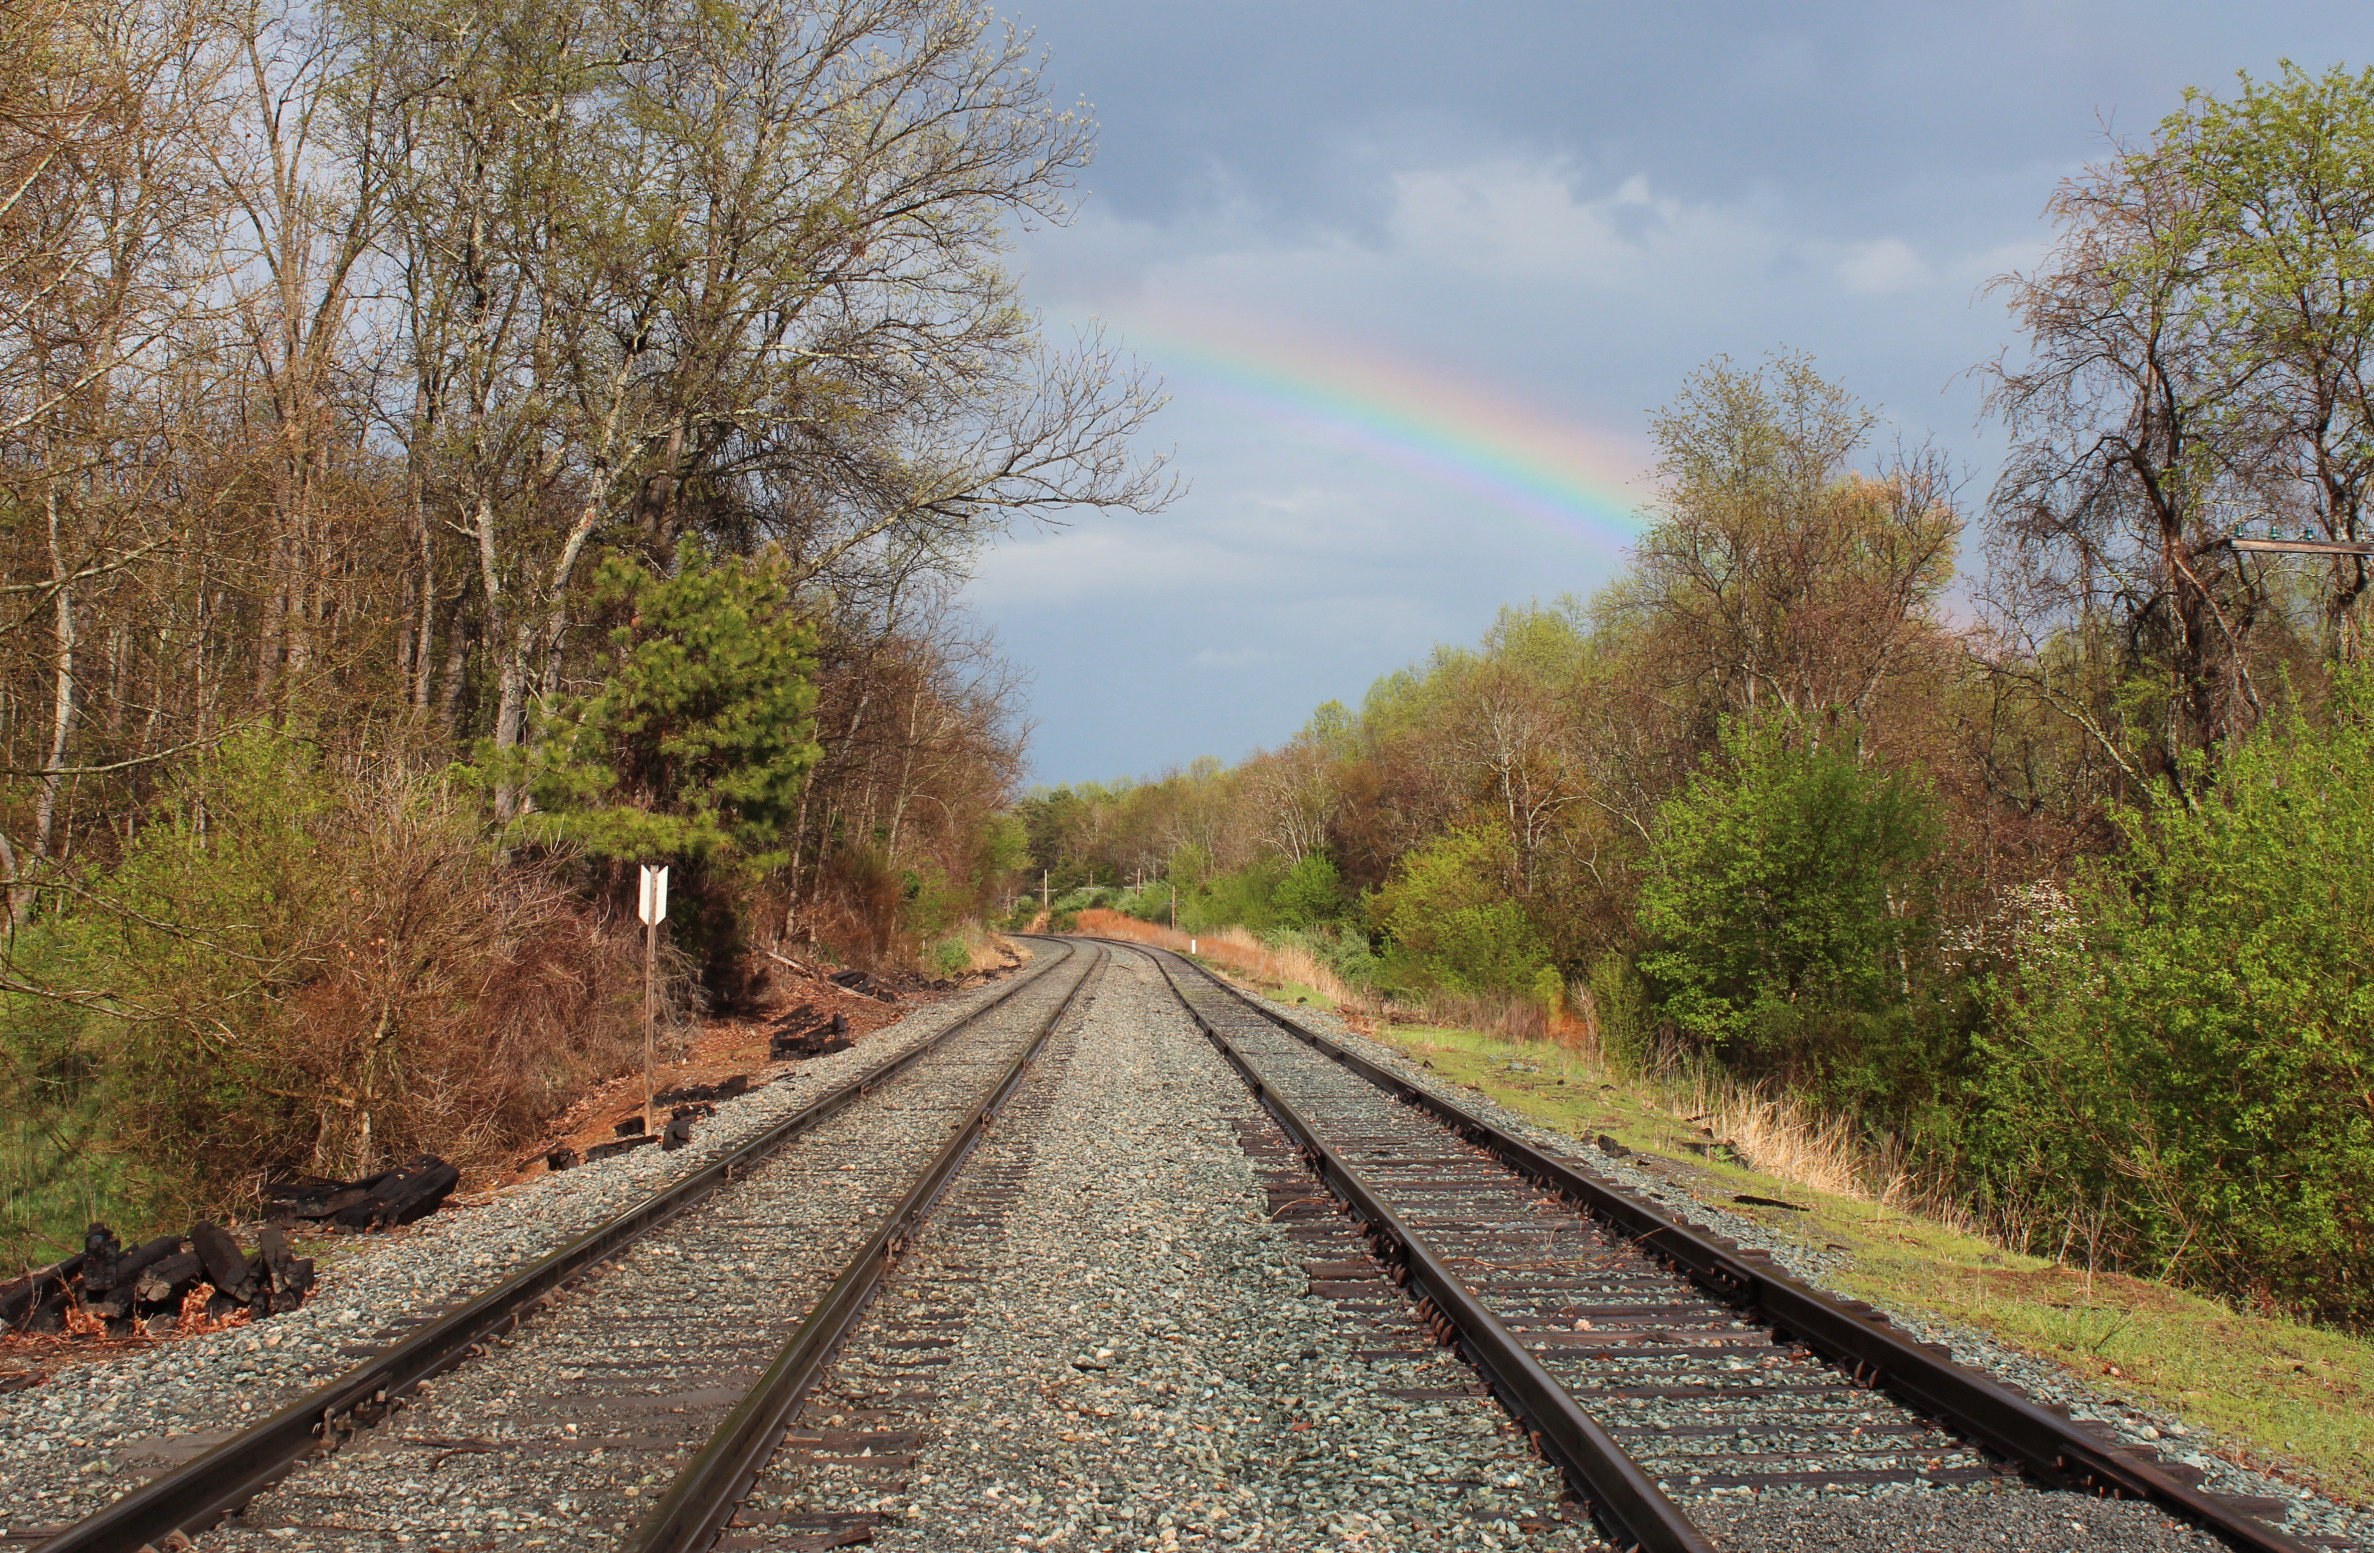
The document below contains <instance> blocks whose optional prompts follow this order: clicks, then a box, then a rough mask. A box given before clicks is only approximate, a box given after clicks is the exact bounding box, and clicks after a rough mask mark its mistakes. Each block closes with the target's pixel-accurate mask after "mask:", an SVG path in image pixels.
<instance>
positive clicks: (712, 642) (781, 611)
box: [533, 538, 817, 874]
mask: <svg viewBox="0 0 2374 1553" xmlns="http://www.w3.org/2000/svg"><path fill="white" fill-rule="evenodd" d="M595 595H596V607H597V608H599V609H601V610H604V611H606V612H608V613H610V614H612V615H613V616H620V615H623V616H624V617H625V618H624V620H623V621H622V623H621V624H619V625H618V626H616V627H615V628H614V629H613V630H612V631H611V632H610V641H611V644H612V647H613V649H614V652H615V657H614V659H613V662H612V665H611V669H610V675H609V678H608V679H607V680H605V681H604V682H603V684H602V686H601V688H600V689H599V690H597V691H595V692H594V693H593V694H591V695H587V696H580V697H575V698H571V699H568V700H565V701H563V702H562V703H561V704H560V705H559V706H558V707H556V708H555V709H554V711H553V714H552V718H551V722H550V736H549V738H548V740H547V742H546V745H545V747H544V751H543V755H542V759H541V760H540V762H539V766H538V769H537V771H536V773H535V782H534V789H533V790H534V793H535V798H536V805H537V808H538V809H539V810H540V811H541V813H540V814H539V815H538V816H537V817H536V820H535V821H534V823H536V824H538V825H539V826H540V827H541V828H542V829H544V830H545V831H547V832H548V833H552V834H556V835H559V836H563V837H566V838H567V839H569V840H571V841H574V842H576V843H577V844H578V845H580V846H582V847H584V848H585V849H586V850H587V851H588V852H590V853H592V854H593V855H595V856H597V857H608V858H617V859H621V860H630V859H669V858H672V859H679V860H683V861H687V862H696V863H700V864H702V865H704V866H705V867H706V868H707V869H708V870H709V871H712V872H714V871H717V870H718V869H720V868H723V867H728V866H730V867H731V868H733V869H736V870H739V871H741V872H744V873H746V874H756V873H761V872H764V871H765V870H767V869H769V868H772V867H775V866H778V865H779V864H780V863H781V861H782V860H783V827H784V826H785V824H786V823H787V822H789V821H790V820H791V819H792V818H793V817H794V815H795V814H796V813H797V809H798V804H799V794H800V784H801V782H802V781H803V780H804V779H805V777H806V776H807V773H808V770H809V768H810V767H811V766H813V765H814V764H815V762H816V757H817V746H816V741H815V733H814V724H813V720H812V717H811V714H812V713H813V711H814V709H815V705H816V685H815V679H814V663H813V660H812V659H811V657H810V653H811V651H812V637H811V636H810V634H809V632H808V630H807V628H806V627H804V626H802V625H801V624H799V622H798V621H797V620H796V619H795V618H794V616H793V614H792V609H791V600H790V588H789V584H788V582H787V580H786V578H785V575H784V571H783V568H782V566H781V564H780V563H779V562H778V561H776V560H775V559H773V558H772V557H768V558H762V559H759V560H755V561H745V560H740V559H734V558H727V559H722V560H712V559H711V558H710V556H709V555H708V553H707V552H706V551H705V550H704V549H703V548H702V546H701V545H700V543H699V542H698V541H697V540H695V539H692V538H687V539H685V540H684V541H683V542H682V543H681V544H680V545H679V546H678V547H677V551H676V569H675V573H674V575H672V576H658V575H655V574H653V573H652V572H650V571H647V570H646V569H645V568H644V567H643V566H642V565H641V564H640V563H639V562H637V561H635V560H633V559H631V558H629V557H627V556H623V555H612V556H610V557H609V558H607V559H606V560H605V561H603V563H602V565H601V567H600V569H599V571H598V572H597V574H596V578H595Z"/></svg>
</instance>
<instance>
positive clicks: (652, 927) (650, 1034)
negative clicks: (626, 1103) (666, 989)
mask: <svg viewBox="0 0 2374 1553" xmlns="http://www.w3.org/2000/svg"><path fill="white" fill-rule="evenodd" d="M658 980H659V924H658V923H656V922H646V923H644V924H643V1131H644V1132H645V1133H649V1132H650V1131H651V1049H652V1047H653V1045H654V1044H655V1043H656V1041H657V1033H656V1029H657V1025H658V1023H659V1021H658V1018H657V1016H656V1014H655V1012H654V1009H653V1006H652V1005H653V996H652V994H653V989H654V988H655V987H656V985H657V983H658Z"/></svg>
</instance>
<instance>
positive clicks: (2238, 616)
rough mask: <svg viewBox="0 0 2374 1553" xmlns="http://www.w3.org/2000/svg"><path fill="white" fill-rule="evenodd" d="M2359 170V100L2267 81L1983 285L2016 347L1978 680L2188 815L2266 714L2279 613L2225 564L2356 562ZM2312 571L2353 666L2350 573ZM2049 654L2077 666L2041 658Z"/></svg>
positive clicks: (2062, 221) (2360, 529)
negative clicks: (2010, 692) (2244, 553)
mask: <svg viewBox="0 0 2374 1553" xmlns="http://www.w3.org/2000/svg"><path fill="white" fill-rule="evenodd" d="M2370 159H2374V73H2365V74H2360V75H2355V76H2352V75H2350V74H2348V73H2347V72H2345V71H2342V70H2338V69H2336V70H2333V71H2330V72H2328V73H2327V74H2325V75H2323V76H2320V77H2310V76H2307V75H2305V74H2303V73H2302V72H2300V71H2299V70H2297V69H2296V68H2294V67H2291V66H2289V65H2287V66H2286V67H2285V69H2284V73H2283V76H2282V78H2281V80H2279V81H2277V82H2272V83H2258V82H2253V81H2252V80H2251V79H2250V78H2249V77H2247V76H2244V77H2242V78H2241V89H2240V91H2239V93H2238V94H2237V95H2236V97H2235V98H2234V99H2233V100H2231V101H2221V100H2219V99H2217V98H2215V97H2212V96H2209V95H2207V94H2204V93H2200V92H2192V93H2188V94H2187V97H2186V102H2185V106H2184V107H2183V108H2182V109H2181V110H2180V111H2178V112H2177V113H2175V114H2172V115H2170V116H2169V117H2168V118H2166V119H2165V120H2163V121H2162V122H2161V123H2160V125H2159V126H2158V128H2157V130H2156V132H2155V133H2154V135H2153V136H2152V138H2151V139H2150V140H2149V141H2148V142H2146V143H2143V144H2117V145H2114V146H2113V147H2112V150H2111V154H2110V155H2109V156H2108V157H2106V158H2105V159H2104V160H2103V161H2102V162H2101V163H2100V164H2098V165H2096V166H2094V167H2091V168H2088V169H2087V170H2086V171H2085V172H2084V173H2083V174H2081V175H2079V176H2078V177H2075V178H2072V179H2070V180H2068V181H2067V182H2066V183H2064V184H2063V185H2062V186H2061V188H2060V190H2059V191H2058V192H2057V193H2056V194H2055V196H2054V198H2053V201H2052V203H2051V206H2050V207H2049V209H2050V213H2051V214H2052V216H2053V217H2054V219H2055V220H2056V221H2057V223H2058V224H2059V227H2060V235H2059V238H2058V240H2057V241H2056V243H2055V245H2054V247H2053V250H2052V252H2051V253H2050V255H2048V257H2047V258H2046V260H2045V262H2044V263H2043V264H2042V265H2040V266H2039V267H2038V269H2037V270H2036V271H2035V272H2034V273H2032V274H2025V275H2012V276H2007V277H2005V278H2004V279H2003V280H2002V281H2000V282H1999V283H1998V284H1999V285H2000V286H2001V288H2002V289H2003V290H2005V291H2006V292H2007V293H2008V295H2009V298H2010V304H2011V309H2012V313H2013V316H2014V317H2015V318H2016V319H2017V320H2018V321H2019V323H2020V325H2021V327H2022V329H2023V330H2024V332H2025V333H2026V334H2027V336H2028V347H2027V352H2026V359H2025V360H2024V361H2021V362H2020V363H2018V364H2017V365H2013V364H2011V363H2009V362H2008V361H2005V362H1998V363H1997V364H1996V365H1995V366H1994V367H1993V368H1992V369H1991V370H1992V372H1993V375H1994V389H1993V392H1992V397H1991V402H1992V404H1993V407H1994V409H1995V411H1996V413H1998V414H1999V415H2001V416H2002V418H2003V419H2004V422H2005V424H2006V425H2007V426H2008V428H2009V429H2010V431H2011V434H2012V438H2013V449H2012V455H2011V457H2010V458H2009V459H2008V460H2007V462H2006V464H2005V466H2004V472H2003V475H2002V477H2001V479H2000V481H1999V482H1998V484H1997V486H1996V489H1995V493H1994V497H1993V501H1992V503H1991V505H1992V507H1993V510H1994V519H1995V537H1994V542H1993V549H1994V551H1995V555H1996V560H1997V565H1996V568H1995V571H1996V574H1997V579H1998V581H1997V586H1996V589H1995V594H1994V599H1995V602H1996V604H1997V605H1998V624H1999V630H2000V632H2001V638H2000V640H1999V641H1998V642H1997V643H1996V644H1995V645H1994V647H1993V650H1992V651H1990V653H1989V654H1988V663H1989V666H1990V667H1991V669H1992V670H1993V672H1995V673H1996V674H1997V675H1999V676H2002V677H2005V678H2007V679H2010V680H2013V681H2015V682H2017V683H2019V684H2021V685H2022V686H2024V687H2026V688H2027V689H2028V690H2029V691H2030V692H2031V693H2033V694H2034V695H2035V696H2037V697H2039V698H2040V699H2042V700H2043V701H2044V702H2045V703H2046V704H2047V705H2049V706H2051V707H2052V708H2053V709H2054V710H2055V711H2056V712H2057V713H2059V714H2060V715H2062V716H2064V717H2066V718H2068V719H2070V720H2071V721H2072V722H2073V723H2074V724H2076V725H2077V726H2078V727H2079V728H2081V729H2082V730H2083V731H2084V733H2085V736H2086V737H2087V738H2089V739H2090V740H2092V741H2093V742H2094V743H2095V744H2096V745H2097V746H2098V747H2099V748H2100V749H2101V750H2102V751H2103V753H2104V754H2105V756H2106V757H2108V758H2109V759H2110V760H2112V761H2113V762H2114V763H2115V764H2116V765H2117V767H2118V768H2119V770H2120V772H2121V774H2122V776H2123V777H2124V778H2125V779H2126V780H2127V781H2128V783H2129V784H2130V785H2131V784H2132V783H2133V782H2135V781H2139V780H2145V779H2150V780H2158V781H2161V782H2164V783H2165V784H2166V786H2167V787H2168V789H2169V790H2170V791H2171V792H2173V793H2175V794H2176V795H2178V796H2179V797H2180V798H2182V799H2183V800H2184V801H2186V802H2187V803H2194V802H2198V801H2199V800H2200V799H2201V797H2202V795H2203V794H2204V793H2205V792H2206V791H2207V789H2208V787H2209V785H2210V783H2211V780H2212V776H2213V773H2214V768H2215V764H2216V759H2217V752H2218V750H2219V748H2220V747H2221V746H2222V745H2223V743H2224V742H2225V741H2226V740H2228V739H2229V738H2231V737H2233V736H2234V735H2235V734H2236V733H2237V732H2240V731H2242V730H2244V729H2247V728H2248V727H2249V726H2250V725H2251V724H2252V723H2253V722H2254V721H2255V720H2256V719H2257V718H2258V717H2259V716H2260V715H2261V714H2262V712H2263V710H2264V699H2265V698H2264V696H2263V694H2262V692H2261V689H2260V687H2259V685H2258V682H2257V677H2256V672H2255V670H2256V665H2257V664H2258V663H2259V661H2260V660H2261V658H2262V657H2263V656H2265V655H2266V654H2267V653H2268V652H2269V651H2270V649H2271V648H2272V650H2274V651H2277V652H2280V651H2281V650H2282V646H2283V640H2282V639H2283V637H2284V636H2285V634H2286V628H2287V621H2286V620H2285V617H2284V610H2283V597H2284V594H2285V593H2286V592H2287V591H2288V587H2287V585H2285V584H2284V583H2283V582H2282V581H2281V579H2280V578H2274V579H2271V578H2270V577H2269V576H2268V575H2267V574H2266V572H2265V571H2264V570H2258V569H2253V568H2252V567H2249V566H2246V565H2244V564H2243V560H2242V558H2241V557H2238V556H2237V555H2236V554H2235V552H2233V551H2232V550H2231V549H2229V548H2228V547H2227V545H2226V540H2227V539H2228V538H2229V537H2231V536H2232V535H2233V534H2234V532H2235V531H2236V530H2237V529H2239V528H2241V527H2243V526H2245V525H2248V526H2251V527H2253V528H2255V529H2257V530H2258V531H2259V532H2261V533H2264V532H2265V531H2266V529H2267V528H2269V527H2272V528H2274V529H2275V530H2276V531H2277V532H2279V533H2280V534H2281V535H2282V537H2285V538H2299V537H2316V538H2330V539H2339V540H2359V539H2363V538H2365V537H2367V530H2366V513H2365V502H2366V496H2367V485H2368V480H2369V478H2370V477H2374V404H2370V401H2369V398H2368V386H2367V373H2368V368H2369V365H2370V363H2369V355H2368V352H2369V345H2370V343H2374V301H2369V299H2368V295H2367V292H2368V284H2369V282H2370V281H2374V193H2369V189H2368V180H2367V177H2366V173H2365V169H2366V167H2367V166H2368V164H2369V160H2370ZM2276 564H2277V565H2282V564H2285V563H2276ZM2323 571H2324V580H2323V583H2322V585H2321V590H2320V591H2321V595H2322V606H2323V614H2324V616H2325V621H2326V628H2327V630H2328V632H2329V635H2330V646H2331V650H2332V651H2334V652H2336V653H2338V654H2339V655H2341V656H2343V657H2354V656H2355V655H2357V654H2358V653H2359V652H2360V651H2361V650H2362V642H2363V637H2364V629H2365V628H2364V625H2363V621H2362V619H2361V615H2362V609H2361V605H2360V600H2361V599H2362V598H2363V596H2364V594H2365V591H2366V586H2367V581H2368V572H2367V569H2366V564H2365V561H2364V560H2363V558H2360V557H2354V556H2349V555H2335V556H2332V557H2330V558H2329V559H2328V560H2327V561H2326V562H2325V563H2324V566H2323ZM2270 628H2273V635H2274V636H2275V638H2276V640H2275V641H2274V642H2273V643H2269V642H2267V641H2265V640H2264V638H2266V637H2267V636H2268V635H2269V634H2270ZM2064 637H2065V638H2066V645H2067V646H2069V647H2074V648H2076V649H2077V650H2076V651H2075V652H2074V653H2072V652H2070V651H2067V650H2062V651H2059V652H2057V653H2056V652H2054V651H2052V650H2051V647H2050V644H2053V643H2055V642H2056V641H2057V640H2059V639H2061V638H2064Z"/></svg>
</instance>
